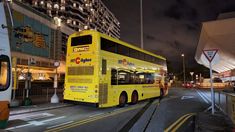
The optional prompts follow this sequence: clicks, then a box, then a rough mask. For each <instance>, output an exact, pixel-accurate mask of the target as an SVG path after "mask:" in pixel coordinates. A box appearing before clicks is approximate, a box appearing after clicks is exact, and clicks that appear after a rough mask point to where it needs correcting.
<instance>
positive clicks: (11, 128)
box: [5, 124, 32, 130]
mask: <svg viewBox="0 0 235 132" xmlns="http://www.w3.org/2000/svg"><path fill="white" fill-rule="evenodd" d="M30 125H32V124H25V125H20V126H15V127H10V128H7V129H5V130H13V129H17V128H22V127H26V126H30Z"/></svg>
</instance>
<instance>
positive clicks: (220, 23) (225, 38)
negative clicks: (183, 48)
mask: <svg viewBox="0 0 235 132" xmlns="http://www.w3.org/2000/svg"><path fill="white" fill-rule="evenodd" d="M234 29H235V18H227V19H222V20H215V21H209V22H203V23H202V29H201V35H200V39H199V43H198V46H197V50H196V54H195V59H196V61H197V62H198V63H199V64H202V65H204V66H206V67H209V65H208V61H207V60H206V57H205V56H204V55H203V50H206V49H218V56H215V60H216V61H217V62H216V64H214V65H213V67H212V68H213V70H214V71H216V72H218V73H222V72H226V71H231V70H233V69H235V30H234Z"/></svg>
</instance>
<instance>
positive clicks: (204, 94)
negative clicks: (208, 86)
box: [200, 91, 211, 102]
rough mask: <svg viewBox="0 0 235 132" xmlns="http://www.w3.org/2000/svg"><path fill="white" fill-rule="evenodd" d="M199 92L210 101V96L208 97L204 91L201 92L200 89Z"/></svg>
mask: <svg viewBox="0 0 235 132" xmlns="http://www.w3.org/2000/svg"><path fill="white" fill-rule="evenodd" d="M200 92H201V94H202V95H203V96H204V97H205V98H206V99H207V100H208V101H209V102H211V98H209V97H208V96H207V95H206V93H204V92H202V91H200Z"/></svg>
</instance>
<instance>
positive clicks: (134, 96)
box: [131, 90, 139, 104]
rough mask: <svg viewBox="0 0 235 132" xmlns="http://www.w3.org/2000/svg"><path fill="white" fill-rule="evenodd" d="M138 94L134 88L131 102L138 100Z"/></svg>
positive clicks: (134, 102)
mask: <svg viewBox="0 0 235 132" xmlns="http://www.w3.org/2000/svg"><path fill="white" fill-rule="evenodd" d="M138 99H139V95H138V92H137V91H136V90H134V91H133V92H132V94H131V104H136V103H137V102H138Z"/></svg>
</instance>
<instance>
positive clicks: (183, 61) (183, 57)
mask: <svg viewBox="0 0 235 132" xmlns="http://www.w3.org/2000/svg"><path fill="white" fill-rule="evenodd" d="M181 56H182V58H183V74H184V85H185V62H184V54H181Z"/></svg>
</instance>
